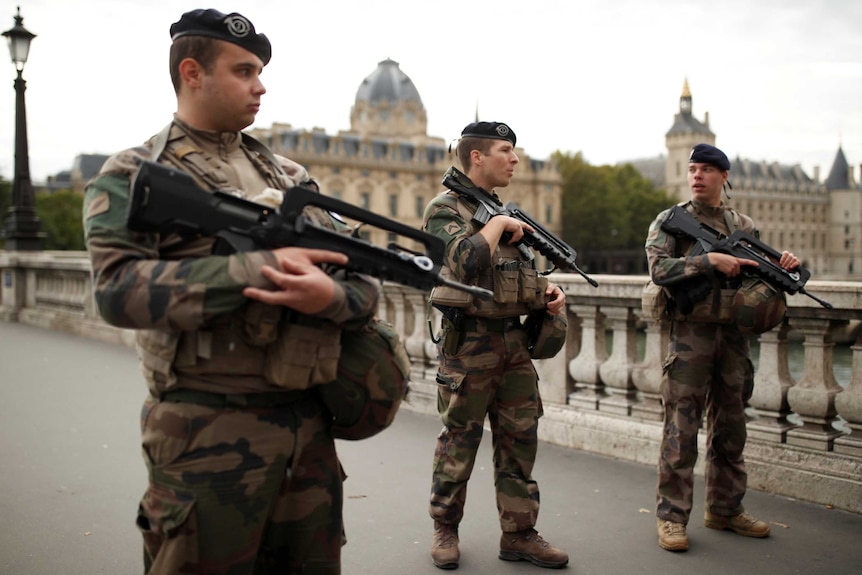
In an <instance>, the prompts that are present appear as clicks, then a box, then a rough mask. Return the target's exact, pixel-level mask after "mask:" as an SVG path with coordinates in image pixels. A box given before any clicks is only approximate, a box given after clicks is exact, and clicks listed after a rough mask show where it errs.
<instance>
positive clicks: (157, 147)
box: [150, 122, 174, 162]
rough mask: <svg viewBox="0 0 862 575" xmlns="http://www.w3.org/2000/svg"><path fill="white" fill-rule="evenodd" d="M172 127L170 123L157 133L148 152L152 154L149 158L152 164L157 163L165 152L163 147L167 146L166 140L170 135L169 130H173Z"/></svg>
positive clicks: (172, 124)
mask: <svg viewBox="0 0 862 575" xmlns="http://www.w3.org/2000/svg"><path fill="white" fill-rule="evenodd" d="M173 127H174V123H173V122H171V123H169V124H168V125H167V126H165V127H164V128H162V131H161V132H159V133H158V135H156V139H155V140H154V141H153V149H152V151H151V152H150V153H151V154H152V155H151V156H150V159H151V160H152V161H154V162H158V161H159V156H161V155H162V152H164V151H165V146H167V145H168V138H169V137H170V135H171V128H173Z"/></svg>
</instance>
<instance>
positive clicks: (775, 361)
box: [0, 251, 862, 513]
mask: <svg viewBox="0 0 862 575" xmlns="http://www.w3.org/2000/svg"><path fill="white" fill-rule="evenodd" d="M0 275H1V276H2V290H0V320H4V321H13V322H14V321H18V322H22V323H27V324H32V325H38V326H42V327H45V328H49V329H55V330H63V331H69V332H72V333H77V334H80V335H84V336H87V337H92V338H96V339H100V340H103V341H112V342H117V343H122V344H124V345H133V342H134V337H133V333H132V332H131V331H129V330H121V329H117V328H114V327H111V326H109V325H107V324H106V323H104V322H103V321H102V320H101V318H100V317H99V316H98V312H97V311H96V309H95V306H94V304H93V298H92V280H91V277H90V266H89V261H88V259H87V257H86V254H84V253H82V252H34V253H28V252H2V251H0ZM595 279H596V280H597V281H598V282H599V284H600V287H599V288H598V289H596V288H593V287H592V286H590V285H588V284H587V283H586V282H585V281H584V280H583V279H582V278H581V277H580V276H577V275H570V274H554V275H553V276H552V281H554V282H556V283H558V284H559V285H560V286H562V287H563V289H564V290H565V292H566V294H567V299H568V304H567V308H568V310H567V313H568V319H569V337H568V341H567V342H566V347H565V350H564V352H562V353H560V354H559V355H558V356H557V357H555V358H552V359H548V360H541V361H537V362H536V369H537V371H538V372H539V377H540V381H539V387H540V391H541V396H542V401H543V405H544V417H543V419H542V422H541V425H540V426H539V433H540V437H541V438H542V439H543V440H545V441H548V442H551V443H556V444H560V445H564V446H568V447H572V448H576V449H583V450H587V451H592V452H595V453H601V454H604V455H608V456H612V457H617V458H620V459H626V460H630V461H635V462H639V463H644V464H654V463H656V461H657V457H658V446H659V442H660V440H661V419H662V415H661V414H662V406H661V399H660V393H659V388H660V385H661V377H662V361H663V359H664V355H665V349H666V346H667V340H668V325H666V324H649V323H647V322H644V321H643V314H642V313H641V309H640V308H641V303H640V302H641V290H642V288H643V286H644V284H645V282H646V277H642V276H612V275H605V276H595ZM806 287H807V288H808V289H809V291H811V292H812V293H815V294H817V295H818V296H819V297H821V298H823V299H825V300H827V301H829V302H830V303H832V304H833V305H834V309H833V310H826V309H823V308H822V307H821V306H820V305H819V304H817V303H816V302H814V301H813V300H811V299H810V298H807V297H805V296H802V295H795V296H792V297H789V298H788V313H787V318H786V319H785V321H784V323H783V324H782V325H780V326H778V327H776V328H775V329H774V330H772V331H770V332H768V333H765V334H763V335H761V336H759V338H758V346H757V347H758V350H759V352H758V356H757V357H756V358H754V359H756V362H757V365H758V369H757V371H756V375H755V386H754V393H753V396H752V398H751V401H750V409H749V415H750V416H751V418H750V421H749V425H748V430H749V433H748V435H749V439H748V442H747V444H746V463H747V468H748V477H749V486H750V487H752V488H755V489H759V490H763V491H767V492H771V493H775V494H780V495H785V496H789V497H794V498H797V499H801V500H806V501H811V502H815V503H820V504H824V505H833V506H835V507H837V508H841V509H846V510H849V511H853V512H856V513H862V338H860V337H858V336H857V335H853V334H858V332H859V331H860V330H858V329H852V330H851V329H849V328H850V327H853V326H858V325H859V321H860V320H862V283H858V282H821V281H811V282H809V283H808V285H807V286H806ZM426 302H427V300H426V297H425V294H423V293H422V292H419V291H416V290H413V289H411V288H405V287H402V286H399V285H394V284H389V285H387V286H386V287H385V290H384V297H383V298H382V299H381V302H380V313H379V315H380V317H382V318H384V319H386V320H387V321H389V322H390V323H392V324H393V325H394V326H395V327H396V328H397V330H398V332H399V333H400V334H401V335H402V337H403V339H404V342H405V345H406V346H407V350H408V353H409V354H410V358H411V360H412V363H413V367H412V374H411V379H412V381H411V393H410V398H409V401H408V403H407V407H408V408H410V409H413V410H416V411H421V412H426V413H435V412H436V378H435V375H436V353H437V352H436V346H435V344H434V342H433V341H432V338H431V333H430V330H429V327H428V318H429V317H430V320H431V322H432V325H434V326H439V320H440V317H439V313H438V312H437V311H436V310H433V309H431V310H430V312H429V311H428V306H427V305H426ZM609 334H610V335H609ZM848 334H849V335H848ZM608 337H610V340H611V344H610V346H608V343H607V340H608ZM839 337H840V339H841V340H842V341H845V340H847V338H848V337H849V338H850V341H849V343H850V350H851V354H852V355H851V356H852V368H851V372H850V381H849V382H848V383H847V385H846V387H843V386H842V385H841V384H839V383H838V382H837V381H836V378H835V365H834V361H833V350H834V347H835V342H836V339H839ZM794 341H801V343H802V346H803V349H804V357H803V358H802V371H801V375H800V376H799V377H798V378H794V377H793V375H792V374H791V370H790V366H789V363H788V346H789V345H790V344H791V342H794ZM639 342H640V343H639ZM609 348H610V349H609ZM639 348H642V349H639ZM703 436H705V434H701V437H700V439H699V440H700V443H701V445H700V449H701V453H704V452H705V445H704V441H705V437H703ZM703 459H704V458H703V457H701V458H700V462H699V464H698V468H697V469H696V470H697V472H698V473H701V474H702V473H703V468H702V465H703V463H702V462H703Z"/></svg>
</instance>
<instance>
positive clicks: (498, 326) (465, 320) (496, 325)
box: [458, 316, 521, 333]
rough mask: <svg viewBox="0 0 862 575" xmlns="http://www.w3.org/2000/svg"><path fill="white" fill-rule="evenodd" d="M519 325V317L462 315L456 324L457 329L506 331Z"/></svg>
mask: <svg viewBox="0 0 862 575" xmlns="http://www.w3.org/2000/svg"><path fill="white" fill-rule="evenodd" d="M520 327H521V318H520V317H517V316H516V317H493V318H484V317H472V316H469V317H462V318H461V321H460V323H459V325H458V330H459V331H480V332H494V333H506V332H507V331H510V330H513V329H518V328H520Z"/></svg>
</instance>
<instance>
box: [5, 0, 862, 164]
mask: <svg viewBox="0 0 862 575" xmlns="http://www.w3.org/2000/svg"><path fill="white" fill-rule="evenodd" d="M16 5H20V6H21V15H22V16H23V17H24V26H25V27H26V28H27V29H28V30H30V31H31V32H33V33H35V34H37V37H36V38H35V39H34V40H33V44H32V46H31V50H30V58H29V60H28V62H27V64H26V67H25V69H24V79H25V80H26V81H27V92H26V95H27V121H28V132H29V144H30V146H29V147H30V170H31V174H32V177H33V179H34V180H35V181H43V180H44V179H45V178H46V177H47V176H49V175H53V174H56V173H57V172H59V171H62V170H67V169H70V168H71V165H72V162H73V160H74V158H75V156H76V155H78V154H80V153H104V154H110V153H113V152H115V151H118V150H120V149H123V148H126V147H129V146H132V145H137V144H139V143H140V142H142V141H144V140H145V139H147V138H148V137H149V136H150V135H152V134H154V133H156V132H157V131H158V130H159V129H160V128H162V127H163V126H164V125H165V124H166V123H167V122H168V121H169V120H170V118H171V114H172V113H173V112H174V110H175V105H176V100H175V98H174V94H173V90H172V88H171V84H170V78H169V75H168V47H169V45H170V37H169V33H168V29H169V28H170V25H171V23H173V22H175V21H176V20H178V19H179V17H180V15H181V14H182V13H183V12H185V11H186V10H189V9H193V8H201V7H212V8H217V9H219V10H221V11H222V12H232V11H238V12H240V13H242V14H243V15H245V16H247V17H248V18H249V19H250V20H251V21H252V22H253V23H254V24H255V26H256V28H257V29H258V31H260V32H263V33H265V34H266V35H267V36H269V38H270V40H271V41H272V44H273V59H272V62H271V63H270V65H269V66H267V68H266V69H265V70H264V75H263V76H262V80H263V82H264V84H265V85H266V87H267V90H268V91H267V94H266V95H265V96H264V97H263V103H262V108H261V112H260V113H259V115H258V118H257V121H256V123H255V126H256V127H269V126H270V125H271V124H272V123H273V122H284V123H289V124H292V125H293V126H294V127H297V128H305V129H311V128H313V127H321V128H324V129H325V130H326V131H327V132H328V133H331V134H334V133H336V132H338V131H339V130H346V129H349V128H350V110H351V106H352V105H353V103H354V98H355V96H356V90H357V88H358V87H359V85H360V83H361V82H362V80H363V79H364V78H365V77H367V76H368V75H369V74H371V73H372V72H373V71H374V70H375V68H376V67H377V64H378V62H380V61H381V60H384V59H386V58H392V59H393V60H395V61H397V62H399V64H400V66H401V69H402V70H403V71H404V72H405V73H406V74H407V75H408V76H409V77H410V78H411V79H412V80H413V82H414V84H415V85H416V87H417V89H418V90H419V93H420V95H421V96H422V100H423V103H424V105H425V108H426V110H427V112H428V133H429V134H430V135H432V136H439V137H442V138H445V139H447V140H449V139H453V138H456V137H457V136H458V134H459V133H460V131H461V129H462V128H463V127H464V125H466V124H467V123H468V122H470V121H472V119H473V117H474V114H475V110H476V107H477V105H478V109H479V116H480V118H481V119H483V120H495V121H505V122H507V123H509V124H510V125H511V126H512V128H513V129H514V130H515V132H516V133H517V135H518V144H519V145H521V146H523V147H524V149H525V150H526V152H527V153H528V154H529V155H530V156H532V157H534V158H546V157H548V156H549V155H550V154H551V153H552V152H554V151H555V150H562V151H568V152H572V153H574V152H578V151H580V152H582V153H583V154H584V156H585V158H586V159H587V161H589V162H590V163H592V164H594V165H598V164H607V163H616V162H619V161H624V160H630V159H637V158H644V157H651V156H657V155H659V154H661V153H664V151H665V146H664V135H665V133H666V132H667V130H668V129H669V128H670V127H671V125H672V122H673V116H674V114H675V113H676V112H677V111H678V109H679V96H680V93H681V91H682V86H683V82H684V80H685V79H686V78H687V79H688V82H689V85H690V87H691V91H692V95H693V109H694V114H695V116H696V117H698V118H700V119H703V115H704V112H706V111H708V112H709V118H710V127H711V128H712V130H713V132H715V133H716V135H717V141H716V144H717V145H718V146H719V147H720V148H722V149H723V150H724V151H725V152H726V153H727V154H728V156H730V157H731V159H734V158H736V157H737V156H740V157H744V158H749V159H752V160H758V161H760V160H766V161H769V162H773V161H777V162H780V163H783V164H797V163H799V164H801V165H802V167H803V168H804V169H805V171H806V172H808V174H809V175H813V167H814V166H815V165H819V166H820V169H821V178H825V176H826V174H827V173H828V170H829V169H830V167H831V166H832V162H833V160H834V158H835V154H836V152H837V150H838V147H839V145H840V146H842V147H843V150H844V152H845V155H846V156H847V160H848V162H849V163H850V164H851V165H855V166H858V165H859V164H862V2H860V1H859V0H724V1H720V2H691V1H690V0H558V1H551V0H520V1H510V0H469V1H463V0H461V1H453V0H434V1H426V0H363V1H360V0H310V1H303V2H299V1H296V0H242V1H240V0H235V1H234V2H228V1H225V0H218V1H217V2H214V3H212V4H209V5H207V4H206V3H205V2H200V1H197V0H196V1H186V0H78V1H74V2H73V1H70V0H20V1H17V2H16V1H13V0H0V29H2V30H8V29H10V28H11V27H12V26H13V25H14V21H13V17H14V15H15V7H16ZM4 50H5V49H4ZM2 58H5V60H2V61H5V63H6V64H5V67H4V66H2V65H0V175H2V176H3V177H4V178H6V179H11V178H12V175H13V167H14V139H15V138H14V133H15V129H14V127H15V123H14V122H15V93H14V90H13V83H14V79H15V69H14V67H13V65H12V63H11V61H10V60H9V56H8V51H7V53H6V54H4V55H3V56H2ZM4 77H5V78H7V79H6V80H2V78H4Z"/></svg>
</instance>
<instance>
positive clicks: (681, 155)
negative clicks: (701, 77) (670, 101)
mask: <svg viewBox="0 0 862 575" xmlns="http://www.w3.org/2000/svg"><path fill="white" fill-rule="evenodd" d="M701 143H704V144H711V145H715V134H713V133H712V131H710V129H709V112H707V113H706V114H705V115H704V121H703V122H700V120H698V119H696V118H695V117H694V116H693V115H692V107H691V91H690V90H689V88H688V79H686V80H685V83H684V84H683V86H682V95H681V96H680V97H679V113H678V114H676V115H674V118H673V126H671V128H670V130H668V132H667V134H665V145H666V146H667V162H666V164H665V185H666V186H667V191H668V193H670V194H671V195H673V196H674V197H675V198H678V201H680V202H682V201H685V200H687V199H688V198H689V193H688V179H687V174H688V159H689V156H690V155H691V148H692V146H694V145H695V144H701Z"/></svg>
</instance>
